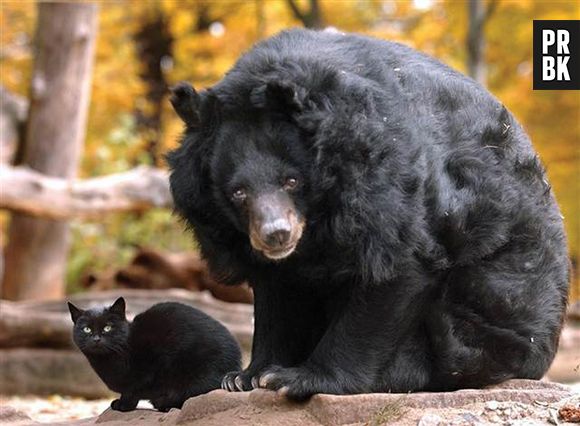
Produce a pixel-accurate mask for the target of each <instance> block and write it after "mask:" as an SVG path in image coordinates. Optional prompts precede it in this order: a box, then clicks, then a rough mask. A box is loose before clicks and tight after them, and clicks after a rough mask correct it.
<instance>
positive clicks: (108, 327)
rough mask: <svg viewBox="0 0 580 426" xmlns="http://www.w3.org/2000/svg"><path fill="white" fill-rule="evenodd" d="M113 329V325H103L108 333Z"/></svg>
mask: <svg viewBox="0 0 580 426" xmlns="http://www.w3.org/2000/svg"><path fill="white" fill-rule="evenodd" d="M112 329H113V327H111V326H110V325H106V326H104V327H103V331H104V332H105V333H108V332H109V331H111V330H112Z"/></svg>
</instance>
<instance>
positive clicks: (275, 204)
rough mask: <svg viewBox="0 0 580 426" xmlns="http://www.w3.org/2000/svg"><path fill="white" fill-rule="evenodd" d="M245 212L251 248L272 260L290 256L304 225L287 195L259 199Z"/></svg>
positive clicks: (278, 192)
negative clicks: (248, 215)
mask: <svg viewBox="0 0 580 426" xmlns="http://www.w3.org/2000/svg"><path fill="white" fill-rule="evenodd" d="M249 209H250V224H249V226H250V243H251V244H252V247H253V248H254V249H256V250H257V251H259V252H261V253H262V254H263V255H264V256H266V257H267V258H268V259H272V260H280V259H284V258H286V257H288V256H290V255H291V254H292V253H293V252H294V250H295V249H296V246H297V245H298V241H299V240H300V237H302V231H303V230H304V223H305V222H304V219H303V218H301V217H300V215H299V213H298V212H297V211H296V208H295V206H294V202H293V201H292V199H291V198H290V196H289V195H288V193H286V192H285V191H276V192H273V193H268V194H264V195H260V196H258V197H257V198H256V199H255V200H254V201H253V202H252V203H251V204H250V206H249Z"/></svg>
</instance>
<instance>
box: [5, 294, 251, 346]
mask: <svg viewBox="0 0 580 426" xmlns="http://www.w3.org/2000/svg"><path fill="white" fill-rule="evenodd" d="M120 296H123V297H125V299H126V301H127V316H128V317H129V319H132V318H133V317H134V316H135V315H136V314H138V313H140V312H142V311H144V310H146V309H147V308H149V307H151V306H152V305H154V304H156V303H160V302H169V301H173V302H181V303H185V304H188V305H191V306H193V307H195V308H198V309H201V310H202V311H203V312H205V313H207V314H208V315H211V316H212V317H214V318H215V319H216V320H218V321H220V322H221V323H222V324H224V325H225V326H226V327H227V328H228V329H229V330H230V332H231V333H232V334H233V336H234V337H235V338H236V339H237V340H238V342H239V343H240V345H241V346H242V349H243V350H244V352H246V353H247V352H249V350H250V346H251V341H252V331H253V326H252V318H253V308H252V306H251V305H248V304H238V303H227V302H222V301H219V300H216V299H215V298H214V297H213V296H211V295H210V294H209V293H208V292H203V293H192V292H189V291H186V290H179V289H173V290H128V289H127V290H112V291H103V292H97V293H82V294H78V295H74V296H71V297H70V298H69V299H68V300H70V301H72V302H73V303H74V304H75V305H77V306H78V307H80V308H83V309H87V308H90V307H96V306H103V305H110V304H112V303H113V302H114V301H115V299H116V298H117V297H120ZM0 312H1V314H0V348H7V347H38V346H42V347H45V348H47V347H50V348H72V347H73V344H72V339H71V333H72V322H71V319H70V314H69V312H68V308H67V305H66V303H65V301H64V300H62V301H50V302H9V301H5V300H2V301H0Z"/></svg>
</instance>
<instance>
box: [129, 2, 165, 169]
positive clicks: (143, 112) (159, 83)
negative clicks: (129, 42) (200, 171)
mask: <svg viewBox="0 0 580 426" xmlns="http://www.w3.org/2000/svg"><path fill="white" fill-rule="evenodd" d="M134 40H135V44H136V46H137V51H138V53H139V58H140V59H141V62H142V68H141V72H140V77H141V79H142V80H143V82H144V83H145V87H146V90H147V94H146V96H147V100H148V101H149V105H148V108H146V109H138V110H137V111H136V114H135V115H136V118H137V130H138V132H139V133H141V134H142V135H143V136H144V138H145V145H146V146H145V149H146V151H147V153H148V154H149V158H150V160H151V165H153V166H161V165H162V160H163V157H162V149H161V148H162V147H161V146H160V143H161V135H162V133H163V129H162V120H161V118H162V117H161V115H162V113H163V101H164V99H165V95H166V93H167V81H166V79H165V73H164V70H163V63H164V61H168V62H170V61H171V60H172V59H171V58H172V57H173V54H172V49H173V37H172V36H171V34H170V31H169V23H168V21H167V18H166V17H165V15H164V14H163V12H161V11H156V12H155V13H154V14H153V15H152V16H151V17H149V18H148V19H147V20H146V21H145V22H144V23H143V24H142V25H141V27H140V28H139V30H138V31H137V32H136V33H135V35H134Z"/></svg>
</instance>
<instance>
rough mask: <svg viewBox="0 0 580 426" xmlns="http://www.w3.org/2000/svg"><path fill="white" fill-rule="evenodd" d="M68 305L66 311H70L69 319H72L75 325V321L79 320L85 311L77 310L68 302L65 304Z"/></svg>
mask: <svg viewBox="0 0 580 426" xmlns="http://www.w3.org/2000/svg"><path fill="white" fill-rule="evenodd" d="M67 304H68V310H69V311H70V317H71V319H72V322H73V323H75V324H76V322H77V320H78V319H79V317H80V316H81V315H82V314H84V313H85V311H83V310H82V309H79V308H77V307H76V306H75V305H73V304H72V303H70V302H67Z"/></svg>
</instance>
